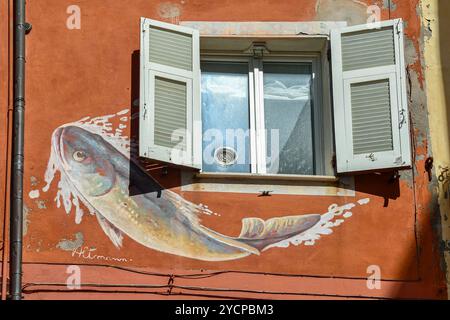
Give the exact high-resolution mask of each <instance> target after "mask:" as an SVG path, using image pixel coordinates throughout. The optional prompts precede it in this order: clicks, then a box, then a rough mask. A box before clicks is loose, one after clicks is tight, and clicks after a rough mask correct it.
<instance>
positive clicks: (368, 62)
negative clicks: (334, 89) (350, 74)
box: [342, 28, 395, 71]
mask: <svg viewBox="0 0 450 320" xmlns="http://www.w3.org/2000/svg"><path fill="white" fill-rule="evenodd" d="M394 64H395V46H394V31H393V28H384V29H380V30H375V31H374V30H370V31H364V32H354V33H346V34H343V35H342V65H343V71H351V70H358V69H365V68H373V67H380V66H386V65H394Z"/></svg>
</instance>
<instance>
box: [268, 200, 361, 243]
mask: <svg viewBox="0 0 450 320" xmlns="http://www.w3.org/2000/svg"><path fill="white" fill-rule="evenodd" d="M369 201H370V199H368V198H366V199H361V200H358V201H357V202H358V204H359V205H365V204H367V203H369ZM355 206H356V205H355V204H354V203H347V204H344V205H342V206H338V205H337V204H332V205H331V206H329V207H328V212H326V213H324V214H322V215H321V217H320V221H319V222H318V223H317V224H316V225H315V226H314V227H312V228H311V229H308V230H306V231H305V232H303V233H301V234H299V235H296V236H295V237H292V238H290V239H286V240H283V241H281V242H278V243H275V244H273V245H271V246H269V247H267V248H266V249H265V250H267V249H269V248H273V247H280V248H287V247H289V245H291V244H293V245H295V246H298V245H301V244H303V245H305V246H313V245H315V244H316V241H317V240H319V239H320V238H321V237H322V236H323V235H329V234H332V233H333V230H332V229H333V228H335V227H337V226H339V225H341V224H342V223H343V222H344V221H345V220H346V219H348V218H350V217H352V216H353V213H352V212H350V211H349V210H351V209H352V208H354V207H355ZM265 250H264V251H265Z"/></svg>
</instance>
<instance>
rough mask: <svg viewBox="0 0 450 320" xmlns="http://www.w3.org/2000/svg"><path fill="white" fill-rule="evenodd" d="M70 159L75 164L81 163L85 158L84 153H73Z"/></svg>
mask: <svg viewBox="0 0 450 320" xmlns="http://www.w3.org/2000/svg"><path fill="white" fill-rule="evenodd" d="M72 157H73V159H74V160H75V161H77V162H82V161H83V160H84V159H86V158H87V156H86V153H84V152H83V151H75V152H74V153H73V155H72Z"/></svg>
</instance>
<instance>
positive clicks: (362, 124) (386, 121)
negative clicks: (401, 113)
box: [350, 80, 393, 154]
mask: <svg viewBox="0 0 450 320" xmlns="http://www.w3.org/2000/svg"><path fill="white" fill-rule="evenodd" d="M350 88H351V95H352V96H351V102H352V114H353V116H352V124H353V125H352V127H353V152H354V153H355V154H361V153H367V152H369V153H370V152H374V151H371V150H373V148H372V147H374V146H376V148H375V149H376V151H388V150H392V149H393V143H392V124H391V105H390V102H389V101H390V99H389V97H390V91H389V80H379V81H372V82H365V83H358V84H352V85H351V86H350ZM354 95H356V96H357V97H358V99H354V98H353V96H354ZM373 97H385V99H384V102H385V103H384V104H377V105H376V106H377V108H372V107H373V106H372V105H370V104H368V103H364V100H363V99H362V98H366V101H367V102H369V103H370V102H371V101H372V100H373ZM364 109H365V110H367V112H365V113H364V112H360V111H361V110H364ZM356 111H358V113H357V114H356ZM368 128H371V129H372V130H370V131H369V130H367V129H368ZM381 137H384V139H380V138H381Z"/></svg>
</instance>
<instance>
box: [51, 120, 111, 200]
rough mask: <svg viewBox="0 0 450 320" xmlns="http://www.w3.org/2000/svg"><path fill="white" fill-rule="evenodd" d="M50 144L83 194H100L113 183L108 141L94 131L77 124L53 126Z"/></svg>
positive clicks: (108, 189) (104, 192) (66, 172)
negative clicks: (55, 127)
mask: <svg viewBox="0 0 450 320" xmlns="http://www.w3.org/2000/svg"><path fill="white" fill-rule="evenodd" d="M52 145H53V148H54V152H55V153H56V156H57V158H58V159H59V161H58V162H59V163H60V164H61V165H62V167H63V170H64V173H65V174H67V176H68V178H69V179H70V182H71V183H73V184H74V185H75V186H76V188H77V189H78V190H79V191H80V192H81V193H82V194H84V195H88V196H101V195H104V194H106V193H108V192H109V191H110V190H111V189H112V188H113V187H114V184H115V180H116V173H115V170H114V166H113V164H112V162H111V160H110V159H111V152H110V150H109V149H108V144H107V142H105V140H104V139H103V138H102V137H101V136H100V135H98V134H95V133H92V132H89V131H88V130H85V129H83V128H80V127H77V126H64V127H60V128H58V129H56V130H55V132H54V133H53V137H52Z"/></svg>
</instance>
